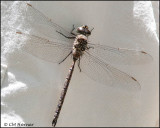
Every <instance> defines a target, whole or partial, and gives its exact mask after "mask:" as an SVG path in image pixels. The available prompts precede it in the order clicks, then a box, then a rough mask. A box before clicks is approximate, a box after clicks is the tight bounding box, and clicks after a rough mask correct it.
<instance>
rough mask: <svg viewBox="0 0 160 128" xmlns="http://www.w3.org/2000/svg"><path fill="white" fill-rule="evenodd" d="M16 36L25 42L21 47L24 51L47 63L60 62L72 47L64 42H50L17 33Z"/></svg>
mask: <svg viewBox="0 0 160 128" xmlns="http://www.w3.org/2000/svg"><path fill="white" fill-rule="evenodd" d="M17 35H18V36H20V38H23V39H24V40H25V41H26V44H24V45H23V47H22V49H23V50H24V51H26V52H28V53H30V54H32V55H34V56H36V57H38V58H40V59H43V60H46V61H49V62H54V63H59V62H61V61H62V60H63V59H64V58H65V57H66V56H67V55H68V54H69V53H70V52H71V50H72V45H71V44H67V43H66V42H64V41H58V40H56V41H50V40H47V39H45V38H41V37H38V36H35V35H29V34H25V33H22V32H17Z"/></svg>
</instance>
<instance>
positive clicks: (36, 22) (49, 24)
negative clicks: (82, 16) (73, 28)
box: [26, 3, 73, 41]
mask: <svg viewBox="0 0 160 128" xmlns="http://www.w3.org/2000/svg"><path fill="white" fill-rule="evenodd" d="M26 6H27V9H26V18H27V22H28V23H29V24H30V25H31V26H32V29H34V28H35V29H36V30H37V31H38V32H40V33H42V34H44V35H46V36H48V37H50V38H57V39H63V40H67V41H73V40H71V39H67V38H65V37H64V36H62V35H60V34H59V33H57V32H56V31H58V32H61V33H63V34H64V35H66V36H68V37H73V35H72V34H70V32H68V31H67V30H65V29H64V28H62V27H61V26H59V25H57V24H56V23H54V22H53V21H52V20H51V19H49V18H48V17H46V16H45V15H44V14H43V13H42V12H40V11H39V10H37V9H36V8H34V7H33V6H32V5H31V4H28V3H27V4H26Z"/></svg>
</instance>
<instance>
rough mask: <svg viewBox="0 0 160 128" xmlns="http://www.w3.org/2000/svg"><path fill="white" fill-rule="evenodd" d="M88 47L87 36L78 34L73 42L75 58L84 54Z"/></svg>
mask: <svg viewBox="0 0 160 128" xmlns="http://www.w3.org/2000/svg"><path fill="white" fill-rule="evenodd" d="M86 48H87V37H86V36H85V35H77V37H76V39H75V41H74V43H73V51H72V53H73V58H74V59H76V60H77V59H78V58H79V57H80V56H82V54H83V52H84V51H85V50H86Z"/></svg>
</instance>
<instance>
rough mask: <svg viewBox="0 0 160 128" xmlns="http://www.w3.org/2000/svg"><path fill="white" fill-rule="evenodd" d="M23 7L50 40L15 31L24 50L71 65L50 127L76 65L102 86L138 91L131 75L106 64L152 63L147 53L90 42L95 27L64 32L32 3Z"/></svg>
mask: <svg viewBox="0 0 160 128" xmlns="http://www.w3.org/2000/svg"><path fill="white" fill-rule="evenodd" d="M26 7H27V10H26V17H27V22H28V23H29V24H30V25H31V26H32V27H34V28H35V29H36V30H37V31H38V32H40V33H42V34H44V35H46V36H47V37H48V38H52V39H51V40H49V39H48V38H44V37H41V36H38V35H35V34H27V33H23V32H21V31H17V32H16V33H17V35H18V36H22V37H25V38H26V45H24V46H23V49H24V50H25V51H26V52H28V53H30V54H32V55H33V56H36V57H38V58H40V59H43V60H45V61H48V62H52V63H58V64H61V63H65V61H66V60H67V59H69V60H70V61H71V63H72V64H71V67H70V69H69V72H68V75H67V77H66V80H65V82H64V86H63V90H62V93H61V95H60V99H59V101H58V105H57V108H56V111H55V114H54V118H53V121H52V126H54V127H55V126H56V124H57V120H58V117H59V115H60V111H61V109H62V105H63V103H64V99H65V96H66V93H67V89H68V86H69V83H70V81H71V78H72V74H73V71H74V67H75V64H76V63H77V64H78V68H79V71H80V72H83V73H85V74H86V75H87V76H89V77H90V78H91V79H93V80H95V81H98V82H100V83H102V84H104V85H111V86H122V87H123V88H127V89H131V90H140V88H141V86H140V83H139V82H138V81H137V80H136V79H135V78H134V77H133V76H131V75H129V74H127V73H125V72H122V71H120V70H119V69H117V68H115V67H113V66H112V65H110V64H108V63H107V61H109V62H110V63H113V64H131V65H135V64H144V63H147V62H150V61H151V60H152V56H151V55H150V54H148V53H147V52H145V51H142V50H134V49H127V48H115V47H111V46H107V45H101V44H95V43H91V42H90V41H89V36H90V35H91V33H92V30H93V29H94V28H92V29H89V27H88V26H87V25H83V26H80V27H78V28H75V27H74V25H73V28H72V30H71V31H67V30H66V29H64V28H63V27H61V26H59V25H58V24H56V23H55V22H53V21H52V20H51V19H50V18H48V17H47V16H45V15H44V14H43V13H42V12H40V11H39V10H37V9H36V8H35V7H33V6H32V5H31V4H29V3H26ZM75 30H76V32H74V31H75ZM106 60H107V61H106Z"/></svg>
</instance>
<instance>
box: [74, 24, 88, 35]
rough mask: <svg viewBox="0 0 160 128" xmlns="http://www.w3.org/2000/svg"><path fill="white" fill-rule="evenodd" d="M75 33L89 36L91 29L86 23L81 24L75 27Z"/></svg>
mask: <svg viewBox="0 0 160 128" xmlns="http://www.w3.org/2000/svg"><path fill="white" fill-rule="evenodd" d="M77 33H80V34H83V35H85V36H90V35H91V31H90V30H89V28H88V26H87V25H83V26H81V27H78V28H77Z"/></svg>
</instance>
